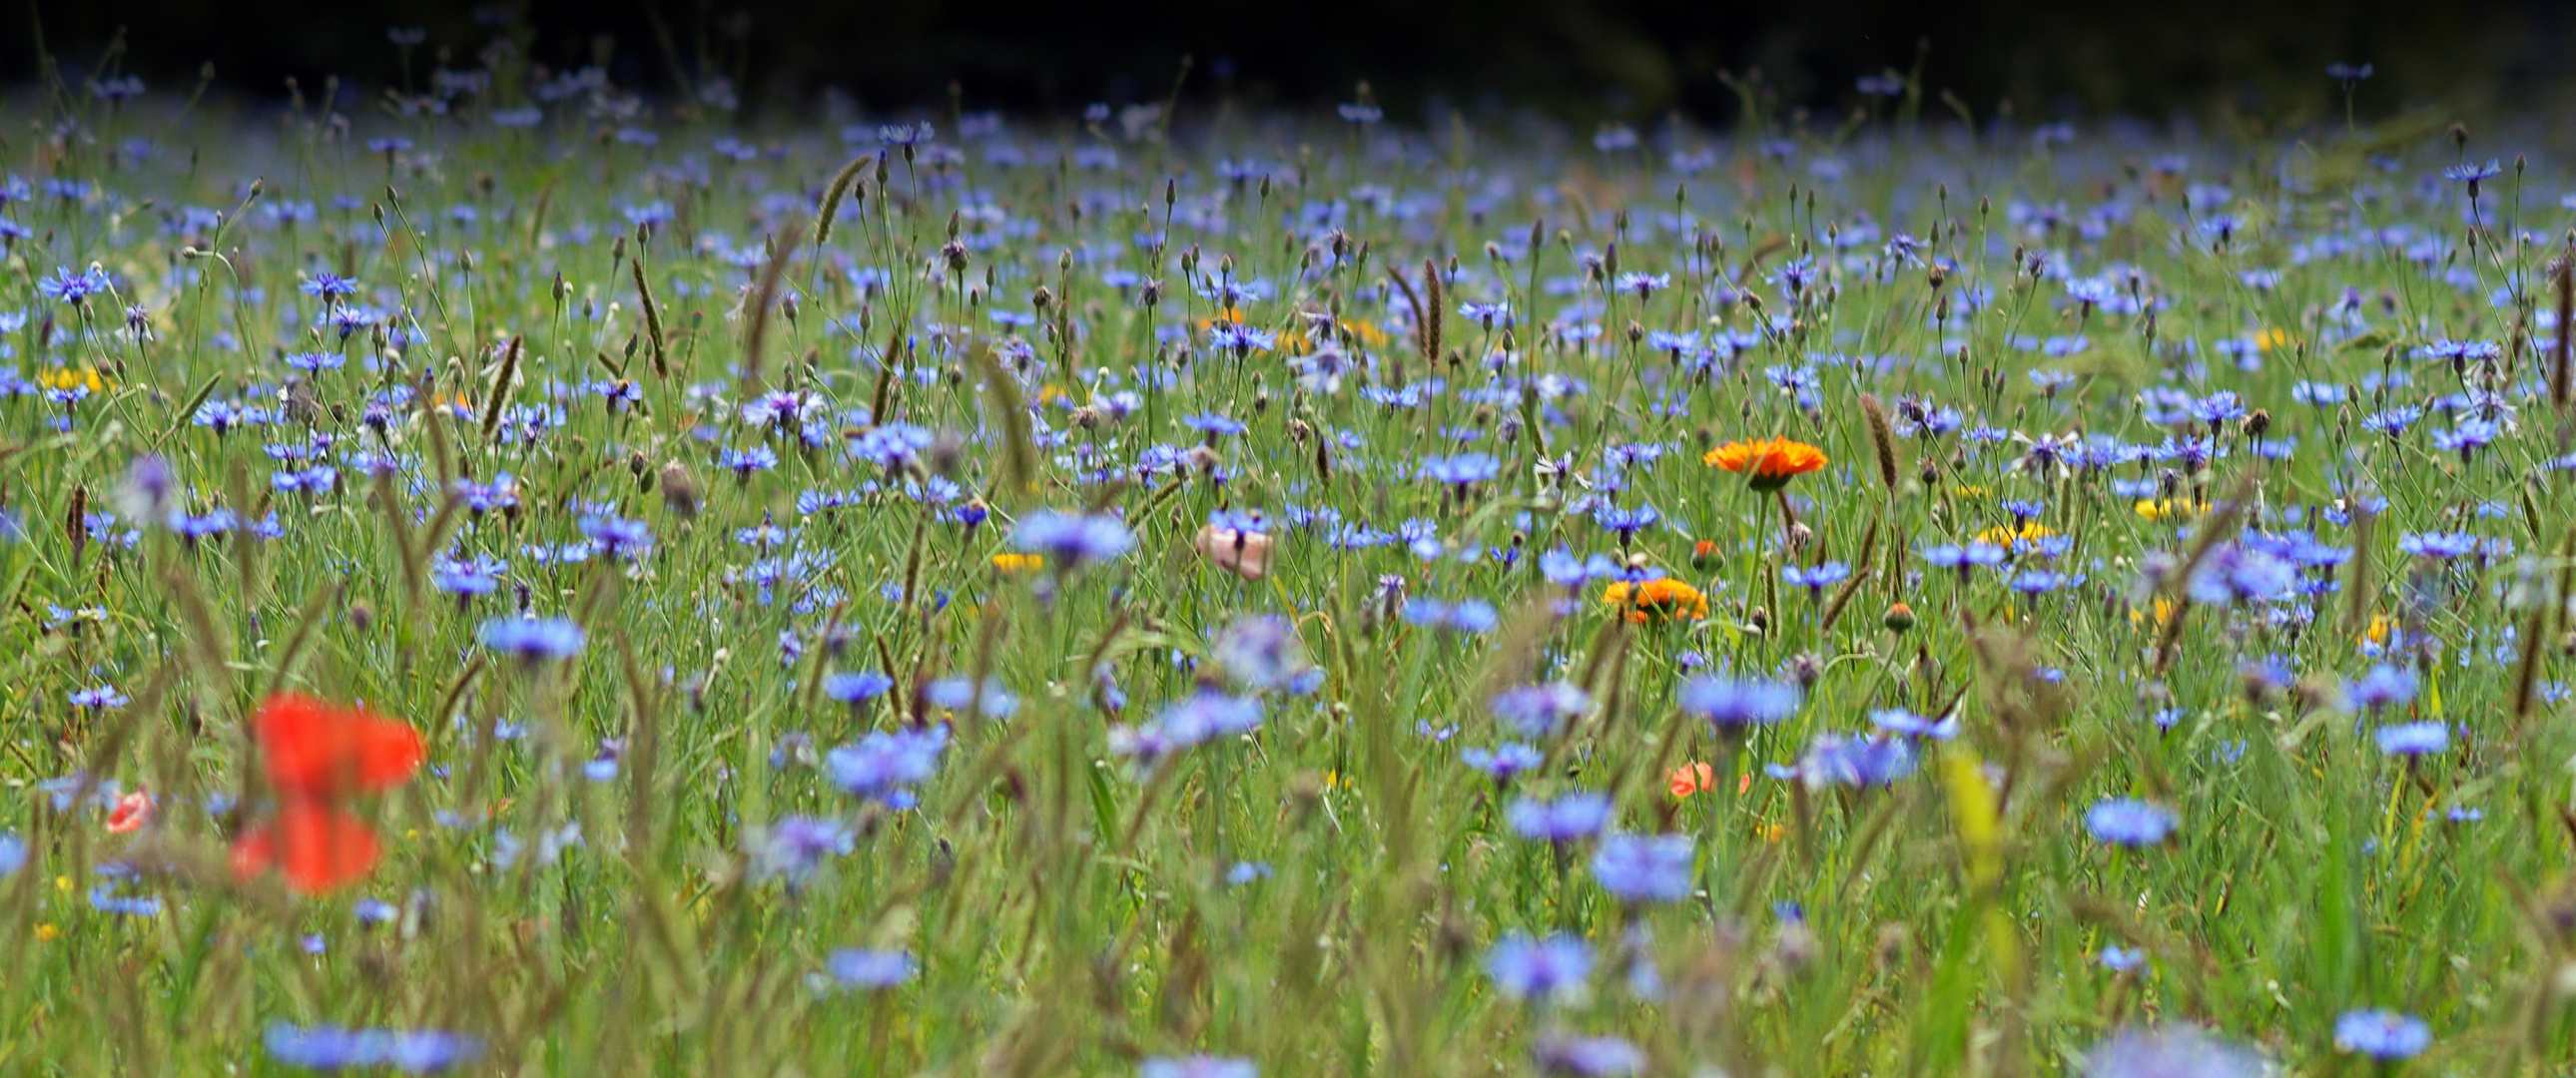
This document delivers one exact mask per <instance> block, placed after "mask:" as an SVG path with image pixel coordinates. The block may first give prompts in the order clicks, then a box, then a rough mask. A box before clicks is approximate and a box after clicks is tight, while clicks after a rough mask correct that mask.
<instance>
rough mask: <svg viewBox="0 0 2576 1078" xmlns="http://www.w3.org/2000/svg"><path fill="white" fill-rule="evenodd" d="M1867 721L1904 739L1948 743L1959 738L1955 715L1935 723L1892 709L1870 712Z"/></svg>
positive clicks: (1957, 721) (1957, 720) (1898, 709)
mask: <svg viewBox="0 0 2576 1078" xmlns="http://www.w3.org/2000/svg"><path fill="white" fill-rule="evenodd" d="M1869 721H1870V725H1872V726H1876V727H1878V728H1879V729H1881V730H1885V731H1887V732H1889V733H1892V734H1902V735H1904V736H1906V737H1927V738H1931V739H1932V740H1934V741H1948V740H1950V739H1951V738H1954V737H1957V736H1959V719H1958V716H1956V715H1953V716H1949V717H1947V718H1944V719H1942V720H1940V721H1938V722H1935V721H1933V720H1931V719H1927V718H1924V717H1923V716H1921V715H1917V714H1915V713H1913V712H1911V711H1907V710H1905V709H1904V708H1901V707H1893V708H1886V709H1882V710H1879V711H1873V712H1870V713H1869Z"/></svg>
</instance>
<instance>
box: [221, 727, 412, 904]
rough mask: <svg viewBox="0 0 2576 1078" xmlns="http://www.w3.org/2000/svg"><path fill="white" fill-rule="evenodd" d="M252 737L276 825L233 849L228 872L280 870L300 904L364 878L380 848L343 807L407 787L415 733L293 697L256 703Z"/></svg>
mask: <svg viewBox="0 0 2576 1078" xmlns="http://www.w3.org/2000/svg"><path fill="white" fill-rule="evenodd" d="M251 733H252V736H253V737H254V738H255V739H256V740H257V741H258V743H259V751H260V762H261V765H262V770H263V771H265V772H266V773H267V775H268V782H269V785H270V786H272V787H274V788H275V789H276V791H277V817H276V818H275V819H274V820H271V821H268V822H265V823H260V824H255V825H253V826H251V827H250V828H248V829H246V830H244V831H243V832H242V834H241V837H239V838H237V839H234V840H233V872H234V873H235V874H236V875H238V876H241V877H242V878H244V879H248V878H250V877H253V876H257V875H259V874H260V873H263V872H266V871H268V870H269V869H271V868H276V869H280V870H282V871H283V872H284V873H285V875H286V882H287V885H288V886H289V887H292V888H294V889H295V890H296V891H298V892H300V893H303V894H308V895H310V894H320V893H322V892H325V891H330V890H333V889H335V888H339V887H343V886H346V885H348V884H351V883H355V882H357V881H359V880H361V879H364V878H366V875H367V872H368V870H370V869H373V868H374V867H375V864H376V858H377V857H378V856H380V855H381V854H382V853H383V844H382V843H381V842H380V841H379V840H378V839H377V838H376V834H375V832H373V831H371V830H368V828H367V824H366V821H364V820H361V819H359V818H358V817H357V815H356V814H355V813H352V812H350V811H349V807H348V805H349V801H350V799H351V798H354V797H356V796H357V795H359V794H361V793H376V792H381V791H384V790H389V789H392V788H394V787H396V786H400V785H402V784H403V783H404V782H405V781H406V780H408V779H410V778H411V775H412V772H414V771H416V770H419V768H420V761H421V757H422V755H423V753H424V750H423V748H422V746H421V740H420V734H419V733H418V732H417V731H415V730H413V729H412V728H411V726H410V724H408V723H404V722H401V721H398V720H394V719H387V718H381V717H378V716H376V715H373V714H370V713H368V712H366V711H364V710H360V709H355V708H344V707H340V706H338V705H335V704H332V703H329V702H327V701H323V700H316V699H314V698H312V697H309V696H299V695H296V694H293V693H281V694H278V695H276V696H272V697H269V698H268V700H267V701H266V702H265V703H262V704H261V705H260V707H259V714H257V715H256V716H253V717H252V720H251Z"/></svg>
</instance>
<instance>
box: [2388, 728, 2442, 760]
mask: <svg viewBox="0 0 2576 1078" xmlns="http://www.w3.org/2000/svg"><path fill="white" fill-rule="evenodd" d="M2373 736H2375V737H2376V738H2377V739H2378V741H2379V751H2381V752H2383V753H2386V754H2388V755H2390V756H2405V757H2416V756H2439V755H2441V754H2443V753H2445V752H2449V751H2450V749H2451V728H2450V727H2449V726H2446V725H2444V724H2442V723H2438V722H2401V723H2397V724H2395V725H2393V726H2382V727H2380V728H2379V729H2378V731H2377V732H2376V733H2375V734H2374V735H2373Z"/></svg>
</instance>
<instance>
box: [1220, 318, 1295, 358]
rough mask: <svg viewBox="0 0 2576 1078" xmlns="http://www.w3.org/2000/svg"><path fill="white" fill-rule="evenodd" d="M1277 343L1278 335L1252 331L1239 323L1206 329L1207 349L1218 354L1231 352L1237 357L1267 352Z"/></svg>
mask: <svg viewBox="0 0 2576 1078" xmlns="http://www.w3.org/2000/svg"><path fill="white" fill-rule="evenodd" d="M1278 343H1279V335H1278V334H1276V333H1271V332H1268V331H1266V330H1258V329H1254V328H1252V327H1250V326H1247V325H1244V324H1243V323H1241V322H1218V323H1216V324H1215V325H1213V326H1210V327H1208V347H1210V348H1214V349H1216V350H1217V351H1220V352H1233V353H1234V354H1235V355H1236V356H1238V357H1240V356H1243V355H1246V354H1249V353H1252V352H1267V351H1269V350H1270V349H1271V348H1272V347H1273V346H1275V345H1277V344H1278Z"/></svg>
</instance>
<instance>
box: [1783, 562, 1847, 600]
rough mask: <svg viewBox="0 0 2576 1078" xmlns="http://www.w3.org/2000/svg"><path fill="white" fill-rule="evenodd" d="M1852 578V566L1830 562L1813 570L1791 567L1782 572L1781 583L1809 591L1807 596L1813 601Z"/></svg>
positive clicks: (1796, 566) (1786, 567)
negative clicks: (1826, 590) (1827, 589)
mask: <svg viewBox="0 0 2576 1078" xmlns="http://www.w3.org/2000/svg"><path fill="white" fill-rule="evenodd" d="M1850 577H1851V566H1848V565H1845V564H1843V563H1841V562H1838V561H1829V562H1826V563H1824V564H1822V565H1818V566H1814V567H1812V568H1810V567H1807V566H1803V565H1791V566H1785V567H1783V568H1782V569H1781V570H1780V582H1781V583H1783V584H1787V585H1789V586H1790V587H1793V588H1805V589H1807V596H1808V598H1811V599H1812V598H1815V597H1817V596H1818V595H1821V594H1822V593H1823V592H1824V590H1825V589H1826V588H1830V587H1833V586H1834V585H1836V584H1840V583H1842V582H1843V581H1844V580H1847V579H1849V578H1850Z"/></svg>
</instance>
